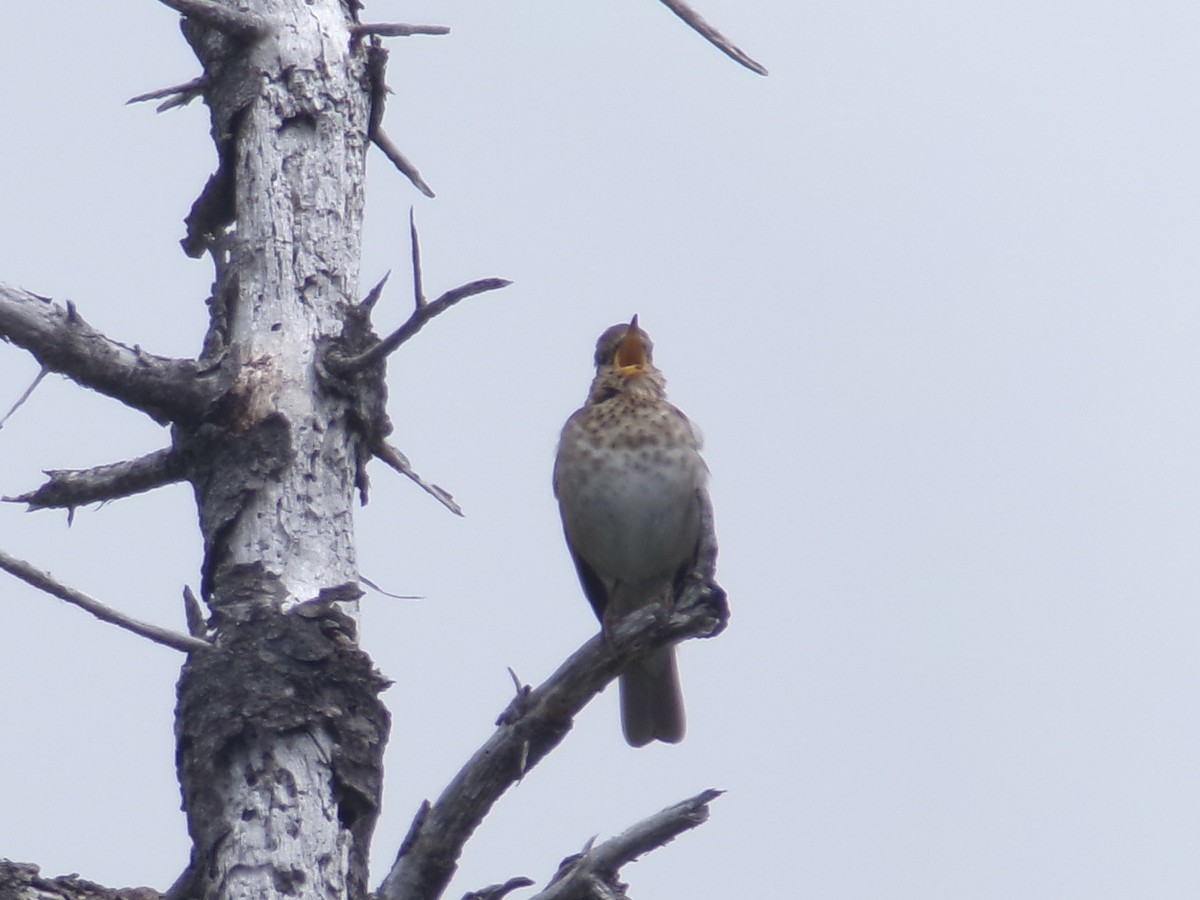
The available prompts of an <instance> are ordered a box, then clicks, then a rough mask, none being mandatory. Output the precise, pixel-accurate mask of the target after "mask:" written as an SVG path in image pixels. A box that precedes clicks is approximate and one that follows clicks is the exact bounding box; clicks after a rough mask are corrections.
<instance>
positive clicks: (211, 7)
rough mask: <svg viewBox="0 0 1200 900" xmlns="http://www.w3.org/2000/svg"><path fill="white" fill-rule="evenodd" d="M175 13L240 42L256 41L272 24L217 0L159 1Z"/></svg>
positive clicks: (260, 17) (258, 16)
mask: <svg viewBox="0 0 1200 900" xmlns="http://www.w3.org/2000/svg"><path fill="white" fill-rule="evenodd" d="M158 2H159V3H161V4H162V5H163V6H169V7H170V8H171V9H173V10H175V12H177V13H180V14H181V15H185V16H187V17H188V18H191V19H196V20H197V21H199V22H203V23H204V24H205V25H208V26H211V27H212V28H215V29H217V31H221V32H224V33H225V34H227V35H229V36H230V37H231V38H236V39H237V40H239V41H246V42H247V43H249V42H250V41H256V40H258V39H259V38H261V37H264V36H265V35H266V34H267V33H268V32H269V31H270V30H271V26H270V23H269V22H268V21H267V19H265V18H264V17H262V16H260V15H257V14H256V13H252V12H246V11H244V10H240V9H234V8H233V7H231V6H226V5H225V4H224V3H218V2H215V0H158Z"/></svg>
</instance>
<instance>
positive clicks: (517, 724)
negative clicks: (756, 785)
mask: <svg viewBox="0 0 1200 900" xmlns="http://www.w3.org/2000/svg"><path fill="white" fill-rule="evenodd" d="M709 533H711V532H709ZM713 550H714V552H715V546H714V547H713ZM711 572H712V558H711V556H710V555H709V551H708V548H707V547H706V548H702V551H701V555H700V560H699V562H698V564H697V568H696V570H695V571H694V572H693V574H692V577H691V578H690V579H689V583H688V585H687V587H686V588H685V589H684V591H683V593H682V595H681V596H680V597H679V599H678V601H677V602H676V604H675V606H674V608H673V609H671V610H670V611H667V610H664V609H663V608H662V607H660V606H659V607H648V608H645V609H642V610H639V611H638V612H635V613H633V614H631V615H629V616H627V617H626V618H625V619H624V620H622V621H621V622H619V623H618V624H617V626H616V627H615V628H613V629H611V630H610V631H609V634H608V637H607V638H605V637H604V636H603V635H599V634H598V635H596V636H595V637H593V638H592V639H591V640H589V641H588V642H587V643H586V644H584V645H583V647H581V648H580V649H579V650H577V651H576V652H575V653H574V654H572V655H571V657H570V658H569V659H568V660H567V661H566V662H564V663H563V664H562V665H561V666H559V668H558V671H556V672H555V673H554V674H553V675H551V676H550V677H549V678H548V679H547V680H546V681H545V682H544V683H543V684H542V685H541V686H540V687H538V688H528V687H526V688H524V689H522V690H521V691H519V692H518V694H517V696H516V698H514V700H513V701H512V703H510V704H509V706H508V708H507V709H506V710H505V711H504V712H503V713H502V714H501V716H500V718H499V720H498V726H499V727H498V728H497V730H496V731H495V733H493V735H492V736H491V737H490V738H489V739H488V740H487V742H486V743H485V744H484V745H483V746H482V747H480V748H479V750H477V751H476V753H475V755H474V756H472V757H471V759H470V760H469V761H468V762H467V764H466V765H465V766H464V767H463V768H462V770H461V771H460V772H459V773H458V774H457V775H456V776H455V777H454V779H453V780H452V781H451V782H450V784H449V785H448V786H447V787H446V789H445V790H444V791H443V792H442V795H441V796H440V797H439V798H438V800H437V802H436V803H434V804H432V805H431V806H429V807H428V808H427V809H426V808H424V807H423V808H422V812H423V815H421V817H420V818H421V820H420V822H419V823H414V827H413V829H412V830H411V831H410V833H409V838H407V839H406V840H405V843H404V845H403V846H402V847H401V849H400V852H399V853H398V854H397V857H396V862H395V864H394V865H393V866H392V869H391V871H390V872H389V873H388V875H387V877H386V878H385V879H384V881H383V884H382V885H380V888H379V893H378V895H379V897H380V900H414V898H418V897H421V898H435V897H438V896H440V894H441V893H442V891H444V890H445V887H446V884H447V883H448V882H449V880H450V878H451V876H452V875H453V874H454V870H455V869H456V868H457V862H456V860H457V859H458V856H459V855H460V853H461V852H462V848H463V845H464V844H465V843H466V841H467V839H468V838H469V837H470V836H471V833H472V832H473V831H474V830H475V828H476V827H477V826H478V825H479V823H480V822H481V821H483V818H484V817H485V816H486V815H487V813H488V811H489V810H490V809H491V807H492V805H493V804H494V803H495V802H496V801H497V800H498V799H499V798H500V796H501V795H502V794H503V793H504V792H505V791H506V790H507V789H508V788H509V787H510V786H511V785H513V784H514V783H516V782H517V781H519V780H520V779H521V778H522V777H523V776H524V775H525V773H526V772H528V771H529V770H530V769H531V768H533V766H535V765H536V764H537V763H538V762H539V761H540V760H541V759H542V758H543V757H544V756H546V754H547V753H549V752H550V751H551V750H553V749H554V747H556V746H557V745H558V744H559V742H561V741H562V739H563V738H564V737H566V734H567V732H568V731H569V730H570V728H571V721H572V719H573V717H574V716H575V715H576V714H577V713H578V712H579V711H580V710H581V709H583V707H584V706H585V705H586V704H587V703H588V702H589V701H590V700H591V699H592V698H593V697H594V696H596V694H598V693H599V692H600V691H601V690H603V689H604V687H605V686H606V685H607V684H608V683H609V682H611V681H612V680H613V679H614V678H616V677H617V675H618V674H620V672H621V670H622V669H623V668H624V667H625V665H626V664H627V663H628V662H629V661H630V660H631V659H634V658H635V657H639V656H643V655H645V654H646V653H648V652H649V651H651V650H653V649H655V648H657V647H662V646H665V645H667V644H673V643H676V642H678V641H680V640H683V639H685V638H693V637H713V636H715V635H716V634H719V633H720V632H721V631H722V630H724V628H725V624H726V621H727V619H728V614H729V611H728V607H727V606H726V603H725V592H724V591H723V590H721V588H720V587H719V586H717V585H716V583H714V582H713V581H711V578H710V577H709V576H710V575H711Z"/></svg>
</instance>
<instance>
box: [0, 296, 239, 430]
mask: <svg viewBox="0 0 1200 900" xmlns="http://www.w3.org/2000/svg"><path fill="white" fill-rule="evenodd" d="M0 338H7V339H8V340H10V341H12V342H13V343H14V344H16V345H17V346H18V347H23V348H24V349H26V350H28V351H29V352H30V353H32V354H33V356H34V358H35V359H37V361H38V362H40V363H41V364H42V366H43V367H45V368H47V369H49V370H51V371H52V372H60V373H62V374H63V375H66V376H67V377H68V378H70V379H71V380H72V381H74V382H75V383H76V384H80V385H82V386H83V387H89V388H91V389H92V390H95V391H99V392H100V393H101V394H105V395H107V396H109V397H113V398H114V399H117V400H120V401H121V402H122V403H124V404H125V405H126V406H131V407H133V408H134V409H140V410H141V411H142V412H144V413H146V414H147V415H148V416H150V417H151V418H152V419H154V420H155V421H156V422H160V423H165V422H178V421H187V420H189V419H195V418H198V417H199V416H201V415H202V414H203V413H204V411H205V410H206V409H207V408H208V406H209V405H210V404H211V403H213V402H215V400H216V399H217V397H218V396H220V393H221V387H220V385H219V384H218V381H219V380H220V378H221V375H220V374H219V370H216V369H208V368H202V367H201V365H200V364H199V363H197V362H196V361H195V360H190V359H169V358H167V357H164V356H155V355H154V354H152V353H146V352H145V351H144V350H142V349H141V348H140V347H137V346H134V347H128V346H126V345H125V344H121V343H118V342H117V341H114V340H112V339H110V338H108V337H105V336H104V335H103V334H101V333H100V332H99V331H97V330H96V329H95V328H92V327H91V326H90V325H88V324H87V323H86V322H85V321H84V320H83V319H82V318H81V317H80V315H79V313H78V312H77V311H76V309H75V306H74V304H72V303H71V302H70V301H68V302H67V305H66V309H64V308H62V307H61V306H59V305H57V304H56V303H54V302H53V301H51V300H50V299H49V298H48V297H39V296H38V295H37V294H33V293H30V292H29V291H25V290H22V289H20V288H15V287H11V286H10V285H6V284H3V283H0Z"/></svg>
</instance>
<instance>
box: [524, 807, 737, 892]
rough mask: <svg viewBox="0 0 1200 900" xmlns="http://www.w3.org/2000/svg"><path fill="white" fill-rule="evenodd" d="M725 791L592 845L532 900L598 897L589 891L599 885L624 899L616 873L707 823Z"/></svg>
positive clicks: (659, 814)
mask: <svg viewBox="0 0 1200 900" xmlns="http://www.w3.org/2000/svg"><path fill="white" fill-rule="evenodd" d="M722 793H724V792H723V791H716V790H707V791H702V792H701V793H699V794H697V795H696V796H695V797H691V798H690V799H687V800H684V801H682V802H680V803H676V804H675V805H674V806H668V807H667V808H666V809H664V810H660V811H659V812H657V813H655V814H654V815H652V816H649V817H647V818H645V819H643V820H642V821H640V822H638V823H637V824H635V825H633V826H631V827H630V828H627V829H626V830H625V831H623V832H621V833H620V834H619V835H617V836H616V837H614V838H610V839H609V840H607V841H605V842H604V843H602V844H600V845H599V846H593V842H592V841H588V844H587V845H586V846H585V847H584V850H583V852H582V853H580V854H578V855H576V856H573V857H570V858H569V859H567V860H564V862H563V865H562V866H561V867H560V868H559V870H558V872H557V873H556V874H555V876H554V878H552V879H551V881H550V884H549V885H547V886H546V888H545V890H543V891H540V892H539V893H537V894H535V895H534V896H533V897H531V898H530V900H568V898H574V897H585V896H597V895H596V894H594V893H592V892H591V891H590V890H589V888H591V887H593V886H594V885H595V884H596V883H597V882H599V883H600V884H603V885H605V886H606V887H607V888H609V890H611V891H612V892H613V893H612V896H623V894H621V893H618V891H619V890H620V888H619V886H618V885H617V884H616V880H617V873H618V872H619V871H620V870H621V867H622V866H624V865H625V864H626V863H630V862H633V861H634V860H635V859H637V858H638V857H639V856H641V855H643V854H645V853H649V852H650V851H651V850H657V849H658V848H659V847H662V846H665V845H666V844H668V843H670V842H671V841H673V840H674V839H675V838H677V837H678V836H679V835H681V834H683V833H684V832H685V831H690V830H691V829H693V828H695V827H697V826H698V825H702V824H704V823H705V822H706V821H708V804H709V803H711V802H712V801H713V800H715V799H717V797H719V796H721V794H722Z"/></svg>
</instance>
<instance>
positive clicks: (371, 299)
mask: <svg viewBox="0 0 1200 900" xmlns="http://www.w3.org/2000/svg"><path fill="white" fill-rule="evenodd" d="M391 276H392V270H391V269H388V270H387V271H386V272H384V273H383V277H382V278H380V279H379V283H378V284H377V285H375V287H373V288H371V290H370V291H369V292H368V293H367V296H365V297H363V299H362V302H361V303H359V304H358V305H359V306H360V307H362V309H363V310H364V311H365V312H370V311H371V310H372V309H374V308H375V304H376V303H378V302H379V298H380V297H381V296H383V286H384V285H385V284H387V280H388V279H389V278H390V277H391Z"/></svg>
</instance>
